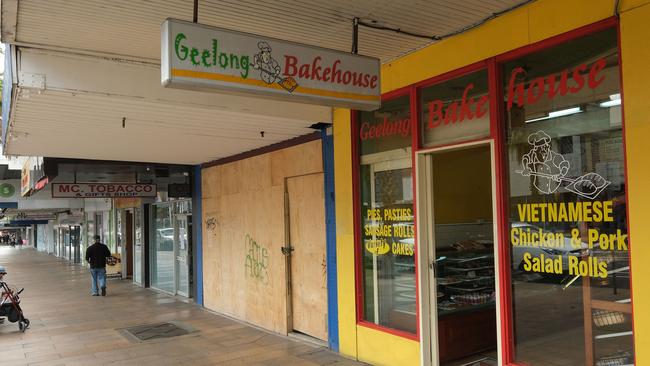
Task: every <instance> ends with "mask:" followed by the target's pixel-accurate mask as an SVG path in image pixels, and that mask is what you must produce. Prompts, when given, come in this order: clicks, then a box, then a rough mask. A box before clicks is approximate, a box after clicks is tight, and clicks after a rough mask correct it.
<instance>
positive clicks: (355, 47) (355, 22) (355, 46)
mask: <svg viewBox="0 0 650 366" xmlns="http://www.w3.org/2000/svg"><path fill="white" fill-rule="evenodd" d="M351 52H352V54H354V55H358V54H359V18H357V17H354V19H352V51H351Z"/></svg>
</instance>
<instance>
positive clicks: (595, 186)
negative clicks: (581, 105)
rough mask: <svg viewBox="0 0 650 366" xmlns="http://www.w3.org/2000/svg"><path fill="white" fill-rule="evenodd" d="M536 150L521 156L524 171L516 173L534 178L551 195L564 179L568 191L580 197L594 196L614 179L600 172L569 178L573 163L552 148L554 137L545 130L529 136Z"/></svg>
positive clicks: (534, 181)
mask: <svg viewBox="0 0 650 366" xmlns="http://www.w3.org/2000/svg"><path fill="white" fill-rule="evenodd" d="M528 143H529V144H530V145H532V149H531V150H530V151H529V152H528V153H527V154H525V155H524V156H523V157H522V158H521V165H522V166H523V168H524V169H523V170H517V171H516V172H517V173H519V174H521V175H523V176H524V177H530V176H532V177H533V185H534V186H535V188H537V190H538V191H539V192H540V193H545V194H551V193H554V192H555V191H557V189H558V188H560V186H561V185H562V183H563V182H566V183H569V184H568V185H567V186H566V187H564V188H565V189H566V190H567V191H569V192H573V193H575V194H577V195H579V196H582V197H585V198H589V199H594V198H596V196H598V195H599V194H600V193H601V192H602V191H603V190H604V189H605V188H606V187H607V186H608V185H609V184H610V183H611V182H609V181H608V180H606V179H605V178H603V177H602V176H601V175H600V174H598V173H587V174H584V175H582V176H580V177H578V178H575V179H572V178H567V177H566V175H567V173H568V172H569V168H570V167H571V164H570V163H569V162H568V161H567V160H566V159H565V158H564V156H562V154H558V153H556V152H555V151H553V150H551V137H550V136H549V135H548V134H547V133H546V132H544V131H537V132H535V133H533V134H530V135H528Z"/></svg>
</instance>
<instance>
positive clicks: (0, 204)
mask: <svg viewBox="0 0 650 366" xmlns="http://www.w3.org/2000/svg"><path fill="white" fill-rule="evenodd" d="M0 208H18V202H0Z"/></svg>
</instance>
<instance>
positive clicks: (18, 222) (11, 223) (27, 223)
mask: <svg viewBox="0 0 650 366" xmlns="http://www.w3.org/2000/svg"><path fill="white" fill-rule="evenodd" d="M32 225H47V220H14V221H9V223H8V224H6V225H5V226H32Z"/></svg>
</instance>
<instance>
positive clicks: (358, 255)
mask: <svg viewBox="0 0 650 366" xmlns="http://www.w3.org/2000/svg"><path fill="white" fill-rule="evenodd" d="M413 90H414V88H413V87H412V86H408V87H404V88H401V89H397V90H394V91H392V92H390V93H386V94H384V95H382V97H381V100H382V102H385V101H387V100H391V99H396V98H400V97H404V96H409V103H410V104H409V108H410V111H409V114H411V116H410V117H409V118H413V117H414V116H413V115H412V114H413V108H414V105H413V100H414V95H413ZM350 113H351V116H350V121H351V123H350V128H351V129H352V130H351V131H352V132H351V135H352V197H353V212H354V255H355V258H354V264H355V270H354V272H355V297H356V315H357V319H356V320H357V325H363V326H365V327H368V328H373V329H376V330H380V331H383V332H387V333H390V334H394V335H397V336H400V337H405V338H408V339H412V340H416V341H418V340H419V339H420V326H419V324H420V323H419V318H420V313H419V309H418V308H417V305H418V304H419V298H418V281H417V271H418V269H417V244H416V245H415V248H416V249H415V253H414V254H413V258H414V260H415V271H416V280H415V281H416V282H415V288H416V289H415V291H416V292H415V301H416V313H415V318H416V333H409V332H405V331H399V330H395V329H391V328H388V327H384V326H381V325H377V324H374V323H371V322H368V321H366V320H364V308H365V307H364V304H365V302H364V297H363V296H364V294H363V290H364V288H363V245H362V244H361V205H360V200H361V198H360V194H361V190H360V181H359V180H360V173H361V172H360V166H361V157H360V150H359V139H358V131H359V118H358V113H359V112H358V111H354V110H352V111H351V112H350ZM411 121H412V123H411V128H412V129H413V128H414V126H416V123H414V122H413V121H414V120H411ZM411 135H412V136H415V135H414V134H413V133H412V134H411ZM412 138H416V137H412ZM413 158H414V156H412V159H413ZM411 169H412V172H414V168H413V167H411ZM412 175H413V187H414V188H415V176H414V174H413V173H412ZM413 207H414V211H413V212H414V214H415V191H414V192H413ZM414 221H415V218H414ZM414 227H415V224H414Z"/></svg>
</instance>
